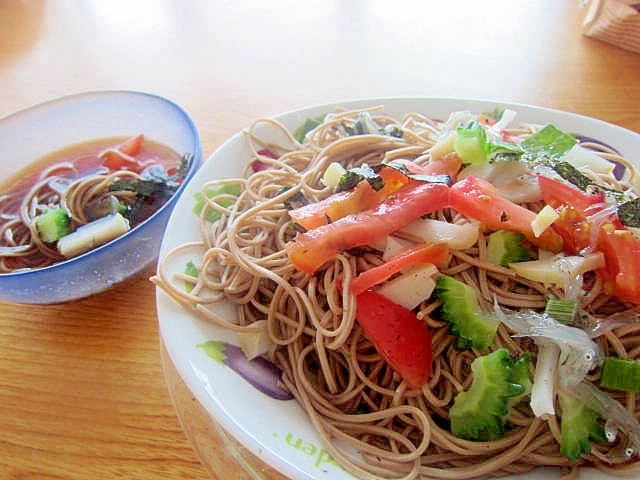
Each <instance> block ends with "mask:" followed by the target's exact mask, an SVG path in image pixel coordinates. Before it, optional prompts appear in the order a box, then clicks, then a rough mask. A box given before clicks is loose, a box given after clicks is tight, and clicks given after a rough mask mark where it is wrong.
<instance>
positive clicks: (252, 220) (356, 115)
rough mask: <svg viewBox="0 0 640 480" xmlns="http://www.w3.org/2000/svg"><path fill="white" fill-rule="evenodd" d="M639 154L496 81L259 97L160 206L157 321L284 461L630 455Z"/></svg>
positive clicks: (375, 466) (383, 467)
mask: <svg viewBox="0 0 640 480" xmlns="http://www.w3.org/2000/svg"><path fill="white" fill-rule="evenodd" d="M639 165H640V135H638V133H636V132H633V131H630V130H626V129H624V128H621V127H619V126H616V125H613V124H610V123H606V122H604V121H600V120H597V119H593V118H589V117H586V116H582V115H578V114H574V113H568V112H562V111H558V110H552V109H548V108H540V107H535V106H530V105H523V104H513V103H505V102H500V101H490V100H476V99H455V98H377V99H362V100H353V101H345V102H340V103H336V104H326V105H318V106H313V107H309V108H305V109H301V110H296V111H291V112H288V113H284V114H281V115H278V116H275V117H273V118H264V119H256V120H255V122H254V123H252V124H251V125H249V126H248V127H247V128H246V129H244V130H243V131H242V132H239V133H238V134H236V135H235V136H233V137H232V138H230V139H229V140H228V141H227V142H225V143H224V144H223V145H221V146H220V147H219V148H218V149H217V150H216V151H215V152H214V153H213V154H212V155H211V157H210V158H209V159H208V160H207V161H206V162H205V163H204V164H203V166H202V168H201V169H200V170H199V172H198V173H197V175H196V176H195V177H194V179H193V181H192V182H190V183H189V185H187V188H186V190H185V191H184V194H183V195H182V196H181V197H180V199H179V201H178V205H177V207H176V209H175V210H174V213H173V214H172V216H171V218H170V220H169V223H168V226H167V229H166V232H165V235H164V238H163V241H162V245H161V249H160V258H159V261H158V268H157V271H156V273H155V275H154V276H153V277H152V281H153V282H154V284H155V285H156V290H157V312H158V317H159V328H160V334H161V340H162V342H163V344H164V345H165V346H166V350H167V353H168V358H169V359H170V361H171V363H172V364H173V365H174V366H175V369H176V370H177V372H178V374H179V375H180V377H181V379H182V380H184V383H185V384H186V386H187V387H188V389H189V391H190V392H191V393H192V394H193V396H194V398H195V399H196V400H197V402H198V403H199V404H200V405H201V406H202V407H203V409H204V410H205V411H206V412H207V414H208V415H209V416H210V418H211V420H212V421H213V422H214V423H215V424H216V425H218V426H219V427H221V428H222V430H223V431H224V432H226V434H227V435H228V437H229V439H230V440H229V441H230V445H229V448H231V449H232V450H233V449H234V448H235V449H239V448H242V449H244V450H246V451H248V452H250V453H251V454H252V455H253V456H255V457H256V458H258V459H259V460H260V461H261V462H263V463H264V464H265V465H267V466H269V467H270V468H272V469H274V470H275V471H277V472H279V474H281V475H283V476H286V477H289V478H305V479H324V478H331V479H348V478H363V479H418V478H430V479H432V478H443V479H473V478H492V477H506V478H516V477H519V478H527V479H538V478H565V479H568V478H589V479H605V478H613V477H619V476H623V477H624V476H627V477H629V478H631V477H636V476H637V475H638V473H639V472H640V462H639V461H638V454H639V451H640V424H639V423H638V418H639V417H640V402H639V401H638V400H639V397H638V392H639V391H640V323H639V322H640V238H639V233H640V230H639V229H640V199H639V195H640V176H639V175H638V170H637V169H638V166H639ZM182 420H183V423H184V422H188V421H189V419H184V418H183V419H182ZM202 435H203V434H202V433H200V436H202ZM204 435H206V434H204ZM200 441H201V442H202V441H203V440H202V438H200ZM211 442H212V448H214V447H213V445H214V442H215V441H214V439H213V438H212V440H211ZM234 445H235V447H233V446H234ZM210 467H211V470H212V471H214V470H215V465H212V466H210ZM252 475H254V476H255V477H256V478H261V475H260V474H258V473H256V472H255V471H254V472H253V473H252Z"/></svg>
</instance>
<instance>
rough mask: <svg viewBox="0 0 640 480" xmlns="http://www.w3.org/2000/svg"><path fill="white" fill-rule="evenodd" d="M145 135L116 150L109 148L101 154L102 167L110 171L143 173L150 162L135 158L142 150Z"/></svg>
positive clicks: (127, 141) (138, 136)
mask: <svg viewBox="0 0 640 480" xmlns="http://www.w3.org/2000/svg"><path fill="white" fill-rule="evenodd" d="M143 141H144V135H143V134H142V133H140V134H138V135H135V136H133V137H131V138H129V139H128V140H126V141H124V142H123V143H121V144H120V145H118V146H117V147H115V148H108V149H107V150H105V151H104V152H102V153H101V154H100V157H101V158H102V165H104V166H105V167H107V168H108V169H109V170H113V171H115V170H131V171H133V172H136V173H140V172H142V170H144V169H145V167H147V165H148V164H149V163H153V162H152V161H150V162H141V161H140V160H138V159H136V158H135V156H136V155H139V154H140V151H141V150H142V142H143Z"/></svg>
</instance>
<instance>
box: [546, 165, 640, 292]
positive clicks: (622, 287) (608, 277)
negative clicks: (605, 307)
mask: <svg viewBox="0 0 640 480" xmlns="http://www.w3.org/2000/svg"><path fill="white" fill-rule="evenodd" d="M538 183H539V184H540V190H541V192H542V198H543V199H544V200H545V202H546V203H547V204H549V205H551V206H552V207H554V208H556V209H557V210H559V212H560V217H559V218H558V219H557V220H556V221H555V222H554V224H553V227H554V229H555V230H557V231H558V232H559V233H560V235H562V237H563V238H564V239H565V249H564V250H565V252H566V253H569V254H573V253H579V252H580V251H582V250H583V249H585V248H592V249H594V250H596V251H600V252H602V253H603V254H604V256H605V263H606V265H605V267H604V268H603V269H601V270H599V274H600V275H601V276H602V279H603V280H604V288H605V291H606V292H607V293H608V294H610V295H613V296H615V297H617V298H619V299H621V300H626V301H628V302H632V303H635V304H640V240H638V238H637V237H636V236H635V235H633V233H632V232H631V231H629V230H628V229H626V228H625V227H624V225H622V223H621V222H620V220H619V219H618V218H617V216H616V215H614V214H612V215H611V216H610V217H609V218H608V219H606V221H601V222H600V223H599V224H598V225H595V224H594V223H593V222H592V221H591V220H590V215H593V214H595V213H597V212H599V211H601V210H602V209H603V208H604V207H603V205H604V204H603V201H604V193H602V192H598V193H594V194H588V193H585V192H582V191H580V190H578V189H577V188H574V187H572V186H571V185H567V184H566V183H564V182H560V181H558V180H554V179H551V178H548V177H544V176H539V177H538ZM594 229H598V230H597V231H594Z"/></svg>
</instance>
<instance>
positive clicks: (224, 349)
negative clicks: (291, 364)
mask: <svg viewBox="0 0 640 480" xmlns="http://www.w3.org/2000/svg"><path fill="white" fill-rule="evenodd" d="M196 347H198V348H201V349H202V350H203V351H204V353H205V354H206V355H207V356H208V357H209V358H211V359H213V360H215V361H216V362H218V363H221V364H223V365H226V366H227V367H229V368H231V369H232V370H234V371H235V372H236V373H238V374H239V375H240V376H241V377H242V378H244V379H245V380H246V381H248V382H249V383H250V384H251V385H253V386H254V387H256V388H257V389H258V390H260V391H261V392H263V393H265V394H266V395H269V396H270V397H272V398H275V399H277V400H291V399H292V398H293V395H292V394H291V392H289V391H288V390H286V389H285V388H284V387H283V386H282V383H281V379H282V370H281V369H280V367H278V366H277V365H275V364H274V363H273V362H270V361H269V360H267V359H266V358H263V357H256V358H252V359H249V358H247V356H246V355H245V354H244V352H243V351H242V349H241V348H240V347H238V346H236V345H232V344H230V343H227V342H223V341H219V340H209V341H206V342H204V343H200V344H198V345H196Z"/></svg>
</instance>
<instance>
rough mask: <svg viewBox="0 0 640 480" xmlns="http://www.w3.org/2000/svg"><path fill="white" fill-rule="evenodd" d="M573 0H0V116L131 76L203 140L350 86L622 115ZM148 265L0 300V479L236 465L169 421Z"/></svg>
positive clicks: (228, 469) (171, 475)
mask: <svg viewBox="0 0 640 480" xmlns="http://www.w3.org/2000/svg"><path fill="white" fill-rule="evenodd" d="M581 3H582V2H580V1H579V0H537V1H529V2H524V1H513V0H485V1H484V2H471V1H464V0H447V1H442V2H435V1H433V2H431V1H424V0H416V1H408V0H395V1H393V2H389V1H384V0H372V1H366V0H322V1H320V0H311V1H308V2H300V1H293V0H280V1H278V2H259V1H257V0H253V1H243V0H234V1H222V0H197V1H190V0H109V1H102V0H77V1H63V0H60V1H48V2H47V1H44V0H41V1H38V0H32V1H30V0H22V1H20V0H0V117H2V116H4V115H7V114H9V113H11V112H13V111H15V110H18V109H21V108H24V107H27V106H29V105H31V104H33V103H36V102H40V101H43V100H47V99H50V98H52V97H57V96H60V95H65V94H71V93H76V92H80V91H86V90H95V89H134V90H142V91H147V92H151V93H156V94H159V95H163V96H166V97H168V98H170V99H172V100H174V101H176V102H177V103H179V104H181V105H182V106H183V107H184V108H185V109H186V110H187V111H188V112H189V113H190V114H191V116H192V117H193V119H194V121H195V123H196V124H197V126H198V128H199V130H200V133H201V136H202V142H203V149H204V153H205V156H208V155H209V154H210V153H211V152H212V151H213V150H214V149H215V148H216V147H217V146H218V145H220V144H221V143H222V142H223V141H224V140H225V139H226V138H227V137H229V136H230V135H231V134H233V133H234V132H236V131H238V130H240V129H242V128H244V127H245V126H247V125H248V123H249V122H251V121H252V120H253V119H255V118H258V117H262V116H269V115H274V114H276V113H279V112H281V111H285V110H289V109H293V108H297V107H302V106H305V105H308V104H314V103H324V102H329V101H338V100H342V99H348V98H356V97H357V98H360V97H381V96H454V97H477V98H490V99H494V100H505V101H515V102H522V103H529V104H537V105H542V106H546V107H553V108H558V109H563V110H568V111H571V112H577V113H581V114H585V115H590V116H594V117H598V118H600V119H603V120H606V121H609V122H613V123H616V124H619V125H621V126H623V127H626V128H629V129H631V130H634V131H636V132H640V55H636V54H633V53H630V52H627V51H625V50H622V49H618V48H616V47H614V46H611V45H609V44H606V43H603V42H600V41H598V40H594V39H591V38H587V37H584V36H583V35H581V20H582V17H583V16H584V13H585V11H584V8H583V7H582V6H581ZM1 152H2V146H1V145H0V153H1ZM0 161H3V162H6V161H10V159H7V158H2V155H0ZM152 273H153V269H148V270H147V271H144V272H142V273H141V274H140V275H138V276H137V277H136V278H135V279H132V280H130V281H127V282H126V283H125V284H123V285H119V286H117V287H115V288H113V289H112V290H110V291H107V292H105V293H103V294H100V295H95V296H93V297H91V298H87V299H84V300H80V301H75V302H72V303H67V304H60V305H51V306H33V305H31V306H30V305H17V304H11V303H6V302H4V303H3V302H0V452H1V453H0V478H3V479H4V478H7V479H16V480H17V479H45V480H46V479H83V480H84V479H113V478H126V479H165V478H166V479H181V478H188V479H193V480H204V479H205V478H210V475H212V476H214V478H221V479H227V478H238V476H237V475H236V474H237V472H238V470H237V469H236V467H233V466H229V465H230V464H229V463H227V462H226V461H225V458H224V454H223V453H224V452H222V453H220V452H218V453H220V463H219V465H216V466H215V467H214V468H209V469H208V470H207V469H206V468H205V467H203V466H202V465H201V463H200V462H199V459H198V455H197V453H196V452H195V451H194V450H193V449H192V446H191V445H192V443H191V442H190V441H189V440H188V438H187V436H186V435H185V432H184V430H183V429H182V428H181V424H180V422H179V419H178V416H177V415H176V410H175V409H174V406H173V405H172V401H171V398H170V396H169V393H168V389H167V381H166V380H165V376H164V374H163V368H162V362H161V346H160V341H159V337H158V326H157V319H156V311H155V291H154V287H153V286H152V284H151V283H150V282H149V280H148V278H149V276H150V275H151V274H152ZM168 378H169V382H173V381H175V380H176V379H175V377H174V376H172V375H171V374H169V375H168ZM183 394H184V395H186V396H187V397H188V392H186V393H185V392H183ZM200 433H202V432H200ZM190 436H193V435H192V432H190ZM198 450H199V451H200V453H202V449H201V448H199V449H198ZM214 450H215V446H214ZM213 457H214V458H215V452H214V455H213Z"/></svg>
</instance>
